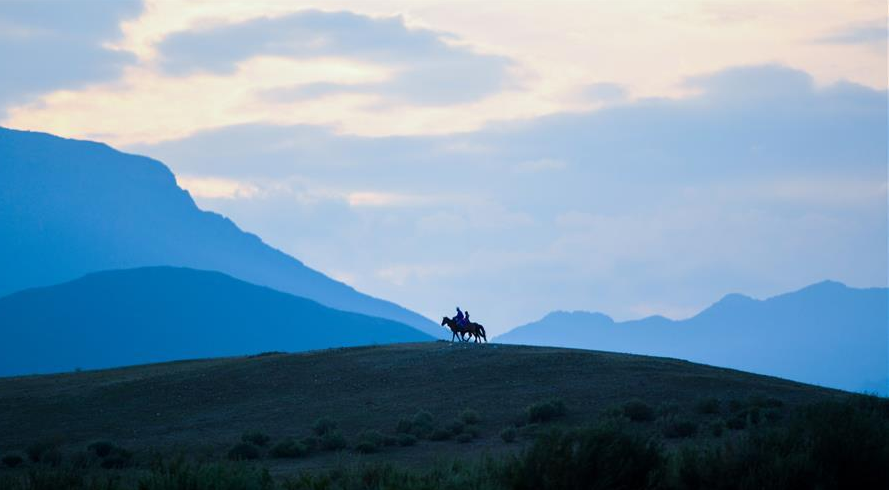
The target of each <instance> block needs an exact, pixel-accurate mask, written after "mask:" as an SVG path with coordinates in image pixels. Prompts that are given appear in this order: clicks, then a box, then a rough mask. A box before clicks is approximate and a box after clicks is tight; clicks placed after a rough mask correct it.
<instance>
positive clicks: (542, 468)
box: [502, 425, 664, 490]
mask: <svg viewBox="0 0 889 490" xmlns="http://www.w3.org/2000/svg"><path fill="white" fill-rule="evenodd" d="M663 468H664V459H663V457H662V455H661V452H660V448H659V447H658V446H657V445H656V444H655V443H654V442H653V441H652V440H645V439H643V438H642V437H641V436H638V435H633V434H629V433H626V432H622V431H620V430H619V429H617V428H616V427H615V426H610V425H608V426H600V427H593V428H587V429H579V430H572V431H568V432H560V431H553V432H549V433H547V434H545V435H543V436H542V437H541V438H539V439H537V441H535V442H534V444H533V446H531V448H529V449H528V450H527V451H525V452H524V453H522V454H521V455H520V456H518V457H515V458H513V459H511V460H508V462H507V463H506V464H505V465H504V468H503V471H502V473H503V477H502V478H503V480H504V481H503V483H504V484H505V485H504V486H505V487H507V488H512V489H515V490H537V489H542V488H563V489H570V488H587V489H611V488H614V489H617V488H657V487H658V486H660V485H659V478H660V475H661V474H662V473H663V471H662V470H663Z"/></svg>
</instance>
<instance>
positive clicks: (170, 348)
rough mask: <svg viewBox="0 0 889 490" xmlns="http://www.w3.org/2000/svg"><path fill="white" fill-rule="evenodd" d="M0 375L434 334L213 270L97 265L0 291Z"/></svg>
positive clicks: (419, 338)
mask: <svg viewBox="0 0 889 490" xmlns="http://www.w3.org/2000/svg"><path fill="white" fill-rule="evenodd" d="M0 336H2V338H3V342H0V375H11V374H28V373H46V372H55V371H69V370H73V369H74V368H76V367H82V368H85V369H86V368H101V367H111V366H121V365H129V364H142V363H149V362H159V361H168V360H174V359H191V358H199V357H218V356H232V355H243V354H256V353H259V352H263V351H282V350H284V351H303V350H312V349H321V348H326V347H340V346H355V345H366V344H381V343H391V342H416V341H423V340H432V337H430V336H428V335H426V334H425V333H423V332H420V331H419V330H416V329H414V328H412V327H409V326H407V325H404V324H401V323H397V322H393V321H391V320H385V319H382V318H376V317H371V316H366V315H361V314H358V313H349V312H344V311H339V310H334V309H332V308H327V307H325V306H322V305H320V304H318V303H316V302H314V301H311V300H307V299H304V298H299V297H296V296H292V295H289V294H286V293H282V292H279V291H275V290H273V289H270V288H266V287H262V286H256V285H253V284H249V283H246V282H244V281H240V280H238V279H235V278H233V277H230V276H227V275H225V274H222V273H219V272H211V271H199V270H194V269H186V268H174V267H147V268H139V269H129V270H119V271H107V272H98V273H94V274H90V275H87V276H85V277H82V278H80V279H77V280H74V281H71V282H68V283H64V284H60V285H55V286H49V287H43V288H35V289H29V290H25V291H20V292H17V293H13V294H11V295H9V296H6V297H3V298H0Z"/></svg>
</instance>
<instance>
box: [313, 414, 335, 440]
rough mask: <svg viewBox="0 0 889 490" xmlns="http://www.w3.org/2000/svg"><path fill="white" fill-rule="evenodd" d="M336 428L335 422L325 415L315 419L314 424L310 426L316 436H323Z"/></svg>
mask: <svg viewBox="0 0 889 490" xmlns="http://www.w3.org/2000/svg"><path fill="white" fill-rule="evenodd" d="M336 428H337V424H336V422H334V421H333V420H331V419H329V418H327V417H322V418H320V419H318V420H316V421H315V425H313V426H312V432H314V433H315V435H317V436H320V437H324V436H325V435H327V434H329V433H330V432H333V431H335V430H336Z"/></svg>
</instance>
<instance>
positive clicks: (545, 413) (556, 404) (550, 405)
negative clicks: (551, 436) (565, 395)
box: [525, 399, 567, 424]
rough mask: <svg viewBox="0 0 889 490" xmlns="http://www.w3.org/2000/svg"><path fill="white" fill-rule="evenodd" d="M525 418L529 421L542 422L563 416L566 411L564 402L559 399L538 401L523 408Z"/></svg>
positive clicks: (533, 422)
mask: <svg viewBox="0 0 889 490" xmlns="http://www.w3.org/2000/svg"><path fill="white" fill-rule="evenodd" d="M525 413H526V415H527V420H528V422H529V423H532V424H535V423H543V422H549V421H551V420H554V419H557V418H560V417H564V416H565V414H566V413H567V409H566V408H565V402H563V401H562V400H559V399H553V400H549V401H545V402H538V403H535V404H533V405H531V406H529V407H528V408H527V409H525Z"/></svg>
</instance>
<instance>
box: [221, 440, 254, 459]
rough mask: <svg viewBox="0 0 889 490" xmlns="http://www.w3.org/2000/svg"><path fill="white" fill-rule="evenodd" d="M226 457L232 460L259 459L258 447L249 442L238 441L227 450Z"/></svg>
mask: <svg viewBox="0 0 889 490" xmlns="http://www.w3.org/2000/svg"><path fill="white" fill-rule="evenodd" d="M228 459H230V460H232V461H245V460H253V459H259V448H257V447H256V446H254V445H253V444H250V443H249V442H240V443H238V444H235V446H234V447H233V448H231V450H229V452H228Z"/></svg>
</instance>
